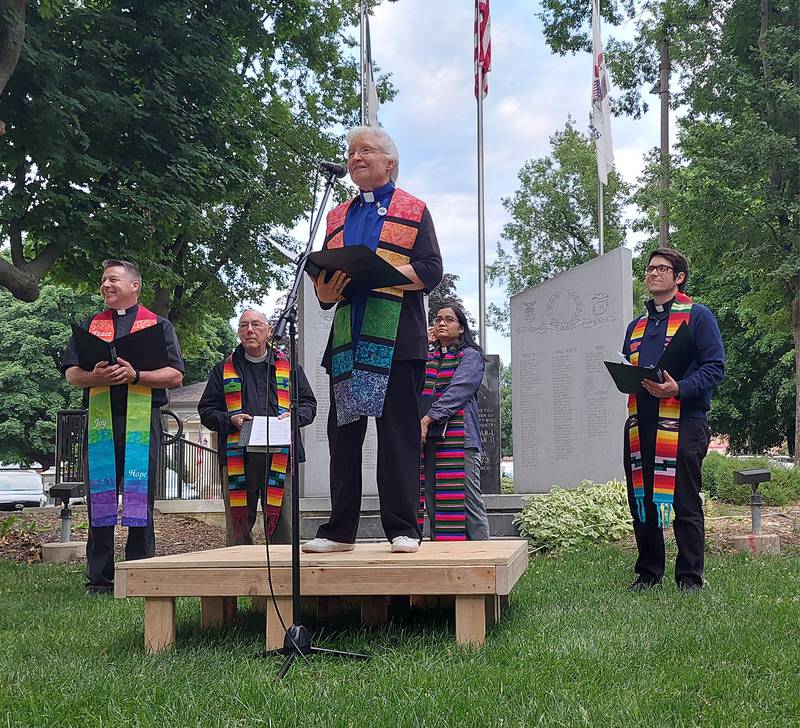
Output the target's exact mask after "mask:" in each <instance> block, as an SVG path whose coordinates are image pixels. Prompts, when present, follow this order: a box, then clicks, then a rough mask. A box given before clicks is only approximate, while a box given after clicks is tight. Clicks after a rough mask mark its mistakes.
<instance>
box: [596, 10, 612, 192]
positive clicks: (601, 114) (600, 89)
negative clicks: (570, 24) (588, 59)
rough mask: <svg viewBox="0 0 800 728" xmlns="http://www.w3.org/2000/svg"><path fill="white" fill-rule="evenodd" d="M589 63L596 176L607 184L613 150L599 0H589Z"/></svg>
mask: <svg viewBox="0 0 800 728" xmlns="http://www.w3.org/2000/svg"><path fill="white" fill-rule="evenodd" d="M592 65H593V67H594V69H593V74H592V133H593V135H594V148H595V152H596V153H597V176H598V178H599V179H600V181H601V182H602V183H603V184H604V185H607V184H608V170H609V169H612V168H613V167H614V151H613V149H612V148H611V112H610V109H609V104H608V75H607V74H606V58H605V56H604V55H603V45H602V43H601V42H600V0H592Z"/></svg>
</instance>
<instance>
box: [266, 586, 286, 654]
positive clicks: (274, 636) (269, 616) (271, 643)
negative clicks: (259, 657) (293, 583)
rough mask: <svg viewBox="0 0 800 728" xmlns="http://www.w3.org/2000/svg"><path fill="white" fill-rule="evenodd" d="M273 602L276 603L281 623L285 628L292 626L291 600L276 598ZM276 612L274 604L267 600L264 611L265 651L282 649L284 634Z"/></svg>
mask: <svg viewBox="0 0 800 728" xmlns="http://www.w3.org/2000/svg"><path fill="white" fill-rule="evenodd" d="M275 601H276V602H277V603H278V611H279V612H280V615H281V617H282V618H283V623H284V624H285V625H286V626H287V627H291V625H292V598H291V597H276V598H275ZM278 611H275V604H274V603H273V602H272V599H268V600H267V609H266V627H267V629H266V639H267V645H266V646H267V650H279V649H280V648H281V647H283V638H284V635H285V634H286V632H285V631H284V629H283V624H281V621H280V619H279V618H278Z"/></svg>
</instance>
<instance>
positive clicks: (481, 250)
mask: <svg viewBox="0 0 800 728" xmlns="http://www.w3.org/2000/svg"><path fill="white" fill-rule="evenodd" d="M483 192H484V190H483V64H482V63H480V61H479V62H478V336H479V337H480V345H481V347H482V348H483V350H484V351H487V348H486V230H485V225H484V210H483Z"/></svg>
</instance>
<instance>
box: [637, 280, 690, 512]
mask: <svg viewBox="0 0 800 728" xmlns="http://www.w3.org/2000/svg"><path fill="white" fill-rule="evenodd" d="M691 311H692V299H691V298H689V296H687V295H685V294H683V293H678V294H676V296H675V300H674V301H673V302H672V307H671V308H670V312H669V319H668V320H667V333H666V337H665V338H664V347H665V348H666V346H667V345H668V344H669V342H670V341H672V337H673V336H675V332H676V331H677V330H678V328H679V327H680V326H681V325H682V324H686V325H687V326H688V325H689V317H690V316H691ZM648 320H649V319H648V316H647V315H644V316H642V317H641V318H640V319H639V320H638V321H637V322H636V325H635V326H634V327H633V331H632V332H631V337H630V341H629V351H630V361H631V364H633V365H634V366H636V365H638V363H639V347H640V346H641V343H642V338H643V337H644V332H645V329H646V328H647V322H648ZM680 417H681V402H680V400H679V399H677V398H675V397H669V398H667V399H661V400H659V404H658V430H657V432H656V454H655V463H654V472H653V503H654V504H655V506H656V512H657V513H658V525H659V528H668V527H669V524H670V522H671V520H672V515H673V512H674V509H673V502H674V499H675V472H676V468H677V463H678V431H679V426H680ZM628 420H629V423H630V427H629V429H628V444H629V446H630V464H631V485H632V487H633V497H634V500H635V501H636V511H637V515H638V517H639V521H641V522H642V523H644V522H645V520H646V516H645V508H644V473H643V470H642V448H641V442H640V438H639V421H638V412H637V407H636V395H635V394H630V395H628Z"/></svg>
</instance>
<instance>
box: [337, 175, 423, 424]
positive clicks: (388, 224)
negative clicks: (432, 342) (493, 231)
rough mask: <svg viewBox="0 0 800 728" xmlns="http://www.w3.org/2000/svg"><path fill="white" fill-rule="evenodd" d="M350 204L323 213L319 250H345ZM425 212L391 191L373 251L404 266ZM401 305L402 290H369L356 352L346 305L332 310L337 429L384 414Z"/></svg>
mask: <svg viewBox="0 0 800 728" xmlns="http://www.w3.org/2000/svg"><path fill="white" fill-rule="evenodd" d="M352 203H353V200H350V201H349V202H345V203H343V204H341V205H339V206H338V207H336V208H334V209H333V210H331V211H330V212H329V213H328V218H327V233H326V235H325V244H324V246H323V249H325V250H327V249H332V248H342V247H344V221H345V218H346V217H347V211H348V210H349V209H350V205H351V204H352ZM424 212H425V203H424V202H423V201H422V200H419V199H417V198H416V197H414V196H412V195H410V194H408V192H405V191H404V190H401V189H399V188H395V190H394V192H393V193H392V199H391V202H390V203H389V208H388V210H387V212H386V216H385V217H384V218H383V224H382V226H381V231H380V240H379V242H378V247H377V249H376V251H375V252H376V253H377V254H378V255H379V256H380V257H381V258H383V259H384V260H386V261H388V262H389V263H391V264H392V265H393V266H395V267H397V266H400V265H405V264H406V263H408V262H409V260H410V259H411V250H412V249H413V247H414V243H415V242H416V239H417V232H418V231H419V224H420V221H421V220H422V214H423V213H424ZM402 305H403V291H402V290H401V289H399V288H375V289H373V290H372V291H370V292H369V294H368V296H367V304H366V310H365V312H364V321H363V323H362V325H361V331H360V332H358V344H357V345H356V347H355V352H354V351H353V330H352V314H351V306H350V302H349V301H342V302H340V303H339V304H338V305H337V306H336V312H335V313H334V317H333V339H332V342H331V345H332V351H331V354H332V358H331V377H332V381H333V396H334V400H335V402H336V417H337V420H338V424H339V425H340V426H341V425H346V424H348V423H350V422H355V421H356V420H357V419H358V418H359V417H363V416H367V417H380V416H381V415H382V414H383V401H384V399H385V398H386V386H387V384H388V382H389V370H390V369H391V367H392V357H393V356H394V343H395V339H396V337H397V325H398V323H399V321H400V309H401V307H402Z"/></svg>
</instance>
